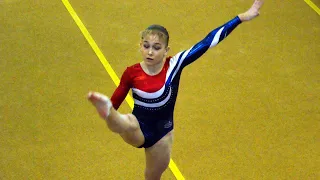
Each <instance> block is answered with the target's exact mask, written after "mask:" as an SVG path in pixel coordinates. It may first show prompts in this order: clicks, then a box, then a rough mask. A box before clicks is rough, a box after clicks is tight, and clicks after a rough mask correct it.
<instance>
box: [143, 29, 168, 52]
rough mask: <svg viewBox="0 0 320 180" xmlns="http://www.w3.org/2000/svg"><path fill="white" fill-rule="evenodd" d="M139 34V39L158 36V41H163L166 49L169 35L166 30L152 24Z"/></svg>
mask: <svg viewBox="0 0 320 180" xmlns="http://www.w3.org/2000/svg"><path fill="white" fill-rule="evenodd" d="M140 34H141V39H144V38H145V37H146V35H149V34H156V35H158V36H159V38H160V39H163V40H164V41H165V44H166V47H168V44H169V33H168V31H167V29H166V28H165V27H163V26H161V25H158V24H153V25H151V26H149V27H147V28H146V29H145V30H144V31H142V32H141V33H140Z"/></svg>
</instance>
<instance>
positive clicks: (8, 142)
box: [0, 0, 320, 180]
mask: <svg viewBox="0 0 320 180" xmlns="http://www.w3.org/2000/svg"><path fill="white" fill-rule="evenodd" d="M69 2H70V4H71V5H72V7H73V8H74V10H75V11H76V12H77V14H78V16H79V18H80V19H81V21H82V22H83V24H84V25H85V27H86V28H87V29H88V31H89V32H90V34H91V36H92V38H93V39H94V40H95V42H96V43H97V45H98V47H99V48H100V50H101V52H102V53H103V54H104V56H105V57H106V59H107V60H108V62H109V63H110V65H111V66H112V69H113V70H114V71H115V72H116V75H117V76H118V77H120V76H121V74H122V72H123V71H124V70H125V68H126V67H127V66H130V65H132V64H134V63H137V62H140V61H141V56H140V54H139V50H138V44H139V40H140V36H139V33H140V31H142V30H143V29H144V28H146V27H147V26H148V25H150V24H161V25H164V26H165V27H167V29H168V30H169V33H170V36H171V39H170V46H171V50H170V53H169V54H170V55H174V54H175V53H178V52H179V51H181V50H184V49H187V48H190V47H191V46H192V45H194V44H195V43H197V42H198V41H199V40H201V39H202V38H203V37H205V36H206V35H207V33H209V32H210V31H211V30H212V29H214V28H216V27H218V26H220V25H222V24H223V23H225V22H226V21H228V20H230V19H231V18H233V17H235V16H236V15H237V14H239V13H241V12H244V11H245V10H247V9H248V8H249V7H250V5H251V3H252V2H253V0H252V1H244V0H237V1H220V2H212V1H204V2H203V1H196V0H190V1H181V0H176V1H165V0H161V1H146V0H140V1H117V0H116V1H103V0H96V1H84V0H70V1H69ZM314 3H315V4H316V5H317V6H318V7H320V6H319V5H320V1H319V0H314ZM319 35H320V16H319V14H317V13H316V12H315V11H314V10H313V9H312V8H310V7H309V6H308V5H307V4H306V3H305V2H304V1H303V0H298V1H267V2H266V3H265V5H264V7H263V9H262V10H261V16H260V17H259V18H257V19H255V20H254V21H252V22H249V23H243V24H241V25H240V26H238V27H237V28H236V29H235V30H234V31H233V32H232V34H231V35H230V36H229V37H228V38H227V39H225V40H224V41H223V42H221V43H220V44H219V45H218V46H216V47H214V48H212V49H210V50H209V51H208V52H207V53H206V54H205V55H203V56H202V57H201V58H200V59H199V60H198V61H196V62H194V63H193V64H191V65H190V66H188V67H187V68H186V69H185V70H184V72H183V74H182V78H181V84H180V91H179V96H178V98H177V103H176V108H175V139H174V146H173V153H172V159H173V161H174V162H175V164H176V165H177V167H178V168H179V170H180V172H181V173H182V175H183V177H184V178H185V179H195V180H198V179H203V180H211V179H319V178H320V175H319V172H320V168H319V167H320V166H319V162H320V159H319V157H320V156H319V155H320V152H319V147H320V143H319V142H320V141H319V138H320V133H319V132H320V106H319V104H320V71H319V69H320V51H319V49H320V36H319ZM0 46H1V47H0V77H1V85H0V96H1V99H0V159H1V161H0V179H117V180H118V179H130V180H132V179H143V171H144V167H145V164H144V152H143V149H136V148H133V147H130V146H129V145H127V144H125V143H124V142H123V141H122V139H121V138H120V137H119V136H118V135H116V134H113V133H112V132H110V131H109V130H108V129H107V127H106V125H105V122H103V120H101V119H100V118H99V116H98V115H97V113H96V111H95V109H94V108H93V107H92V105H91V104H90V103H89V102H88V101H87V100H86V95H87V93H88V91H89V90H94V91H99V92H102V93H104V94H107V95H109V96H111V95H112V93H113V91H114V89H115V88H116V85H115V83H114V82H113V81H112V79H111V78H110V76H109V74H108V73H107V71H106V70H105V68H104V66H103V65H102V63H101V62H100V60H99V58H98V57H97V55H96V53H95V52H94V51H93V50H92V48H91V46H90V44H89V43H88V42H87V40H86V39H85V37H84V36H83V34H82V33H81V31H80V29H79V28H78V26H77V25H76V23H75V21H74V20H73V19H72V17H71V16H70V14H69V12H68V10H67V9H66V7H65V6H64V4H63V3H62V1H46V0H37V1H31V0H26V1H22V0H2V1H0ZM120 111H121V112H123V113H128V112H131V109H130V106H129V105H128V104H127V103H126V102H123V104H122V106H121V108H120ZM163 179H164V180H166V179H168V180H169V179H170V180H171V179H176V177H175V176H174V174H173V173H172V171H171V170H170V169H168V170H167V171H166V172H165V173H164V175H163Z"/></svg>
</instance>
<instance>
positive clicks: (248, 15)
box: [238, 0, 263, 22]
mask: <svg viewBox="0 0 320 180" xmlns="http://www.w3.org/2000/svg"><path fill="white" fill-rule="evenodd" d="M262 5H263V0H255V1H254V3H253V5H252V6H251V8H250V9H249V10H248V11H246V12H244V13H242V14H239V15H238V16H239V18H240V20H241V21H242V22H245V21H250V20H251V19H253V18H255V17H257V16H259V10H260V8H261V7H262Z"/></svg>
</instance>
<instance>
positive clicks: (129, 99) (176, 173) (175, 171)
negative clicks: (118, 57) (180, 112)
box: [62, 0, 184, 180]
mask: <svg viewBox="0 0 320 180" xmlns="http://www.w3.org/2000/svg"><path fill="white" fill-rule="evenodd" d="M62 2H63V4H64V6H65V7H66V8H67V10H68V11H69V13H70V15H71V17H72V18H73V20H74V21H75V22H76V24H77V25H78V27H79V28H80V30H81V32H82V34H83V35H84V37H85V38H86V39H87V41H88V43H89V44H90V46H91V47H92V49H93V50H94V52H95V53H96V55H97V56H98V58H99V60H100V61H101V63H102V65H103V66H104V68H105V69H106V71H107V72H108V74H109V75H110V77H111V79H112V81H113V82H114V83H115V84H116V86H118V85H119V83H120V80H119V78H118V76H117V74H116V73H115V72H114V70H113V69H112V67H111V65H110V64H109V62H108V61H107V59H106V58H105V56H104V55H103V53H102V52H101V50H100V48H99V47H98V45H97V44H96V42H95V41H94V39H93V38H92V36H91V35H90V33H89V31H88V30H87V28H86V27H85V25H84V24H83V23H82V21H81V19H80V18H79V16H78V15H77V13H76V12H75V10H74V9H73V7H72V6H71V4H70V3H69V1H68V0H62ZM126 101H127V103H128V104H129V106H130V108H131V109H133V99H132V97H131V96H130V95H129V94H128V95H127V97H126ZM169 168H170V170H171V171H172V173H173V175H174V176H175V177H176V179H177V180H184V177H183V176H182V174H181V172H180V171H179V169H178V167H177V166H176V164H175V163H174V161H173V160H172V159H170V163H169Z"/></svg>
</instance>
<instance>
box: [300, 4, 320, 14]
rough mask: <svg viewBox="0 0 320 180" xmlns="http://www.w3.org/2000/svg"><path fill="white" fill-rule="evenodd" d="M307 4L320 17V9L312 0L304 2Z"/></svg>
mask: <svg viewBox="0 0 320 180" xmlns="http://www.w3.org/2000/svg"><path fill="white" fill-rule="evenodd" d="M304 2H305V3H307V4H308V5H309V6H310V7H311V8H312V9H313V10H314V11H315V12H316V13H318V15H320V9H319V7H318V6H317V5H316V4H314V3H313V2H312V1H311V0H304Z"/></svg>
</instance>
